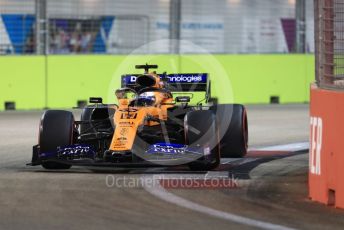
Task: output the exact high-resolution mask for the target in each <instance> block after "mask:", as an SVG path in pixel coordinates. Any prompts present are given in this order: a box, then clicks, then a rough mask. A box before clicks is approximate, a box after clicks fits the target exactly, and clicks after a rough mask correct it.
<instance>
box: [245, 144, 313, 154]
mask: <svg viewBox="0 0 344 230" xmlns="http://www.w3.org/2000/svg"><path fill="white" fill-rule="evenodd" d="M308 149H309V142H298V143H291V144H285V145H274V146H268V147H262V148H255V149H250V150H251V151H257V150H259V151H290V152H296V151H302V150H308Z"/></svg>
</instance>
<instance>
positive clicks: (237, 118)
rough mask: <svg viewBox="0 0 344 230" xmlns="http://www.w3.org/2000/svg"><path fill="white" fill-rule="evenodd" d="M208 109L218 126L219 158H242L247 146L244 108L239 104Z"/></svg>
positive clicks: (215, 106)
mask: <svg viewBox="0 0 344 230" xmlns="http://www.w3.org/2000/svg"><path fill="white" fill-rule="evenodd" d="M210 109H211V110H212V111H213V112H214V114H216V117H217V122H218V124H219V134H220V138H221V141H220V152H221V157H228V158H238V157H244V156H245V155H246V153H247V146H248V124H247V113H246V108H245V107H244V106H243V105H240V104H218V105H214V106H212V107H211V108H210Z"/></svg>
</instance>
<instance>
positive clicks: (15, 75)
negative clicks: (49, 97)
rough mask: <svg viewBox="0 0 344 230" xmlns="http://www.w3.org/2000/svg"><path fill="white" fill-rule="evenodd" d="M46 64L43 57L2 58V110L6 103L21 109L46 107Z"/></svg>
mask: <svg viewBox="0 0 344 230" xmlns="http://www.w3.org/2000/svg"><path fill="white" fill-rule="evenodd" d="M44 62H45V59H44V58H43V57H42V56H0V110H3V109H4V102H5V101H14V102H15V103H16V107H17V108H19V109H37V108H43V107H44V103H45V65H44Z"/></svg>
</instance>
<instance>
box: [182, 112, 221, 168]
mask: <svg viewBox="0 0 344 230" xmlns="http://www.w3.org/2000/svg"><path fill="white" fill-rule="evenodd" d="M184 121H185V139H186V144H187V145H188V146H189V148H198V149H199V148H201V149H202V150H203V152H204V155H203V156H202V157H201V158H199V159H197V160H196V161H194V162H191V163H189V168H190V169H191V170H195V171H208V170H212V169H214V168H216V167H217V166H218V165H219V164H220V151H219V148H218V133H217V128H216V117H215V115H214V113H213V112H212V111H210V110H199V111H192V112H188V113H187V114H186V116H185V120H184Z"/></svg>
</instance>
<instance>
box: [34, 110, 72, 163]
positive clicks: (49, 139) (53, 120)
mask: <svg viewBox="0 0 344 230" xmlns="http://www.w3.org/2000/svg"><path fill="white" fill-rule="evenodd" d="M73 136H74V116H73V114H72V113H71V112H68V111H63V110H48V111H46V112H45V113H44V114H43V117H42V120H41V126H40V132H39V146H40V151H41V152H55V151H56V150H57V147H59V146H67V145H71V144H72V143H73ZM42 166H43V168H45V169H69V168H70V167H71V165H68V164H62V163H56V162H43V163H42Z"/></svg>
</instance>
